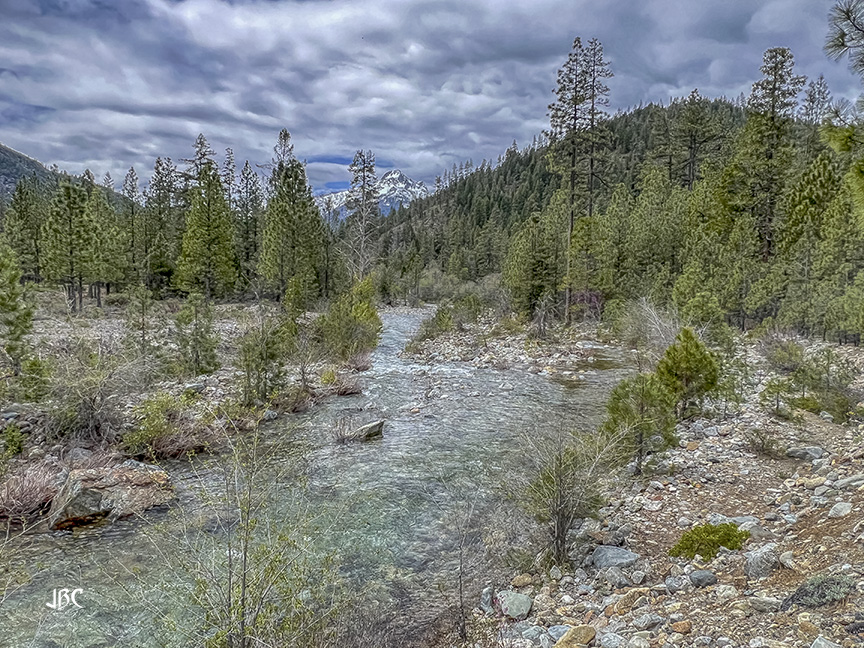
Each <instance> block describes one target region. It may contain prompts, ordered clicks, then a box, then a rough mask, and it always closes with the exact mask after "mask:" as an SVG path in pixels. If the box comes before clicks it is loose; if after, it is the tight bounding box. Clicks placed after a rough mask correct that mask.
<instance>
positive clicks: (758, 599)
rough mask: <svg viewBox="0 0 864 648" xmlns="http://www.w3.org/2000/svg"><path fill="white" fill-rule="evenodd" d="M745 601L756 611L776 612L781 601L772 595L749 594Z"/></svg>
mask: <svg viewBox="0 0 864 648" xmlns="http://www.w3.org/2000/svg"><path fill="white" fill-rule="evenodd" d="M747 602H748V603H750V607H752V608H753V609H754V610H756V611H757V612H776V611H777V610H779V609H780V605H781V604H782V603H783V601H781V600H780V599H776V598H774V597H772V596H751V597H750V598H749V599H747Z"/></svg>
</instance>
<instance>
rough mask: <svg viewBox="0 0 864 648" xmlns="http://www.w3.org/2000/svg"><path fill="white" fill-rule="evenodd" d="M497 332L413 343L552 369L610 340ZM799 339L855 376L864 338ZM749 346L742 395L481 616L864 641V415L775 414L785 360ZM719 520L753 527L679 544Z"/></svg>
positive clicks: (578, 642)
mask: <svg viewBox="0 0 864 648" xmlns="http://www.w3.org/2000/svg"><path fill="white" fill-rule="evenodd" d="M493 330H494V324H493V323H492V322H491V321H483V320H481V321H479V322H478V323H477V324H476V325H474V326H472V327H470V330H469V331H467V332H466V331H462V332H453V333H448V334H445V335H442V336H440V337H437V338H434V339H430V340H425V341H423V342H421V343H420V344H419V345H417V352H416V356H417V357H419V358H420V359H421V360H422V361H424V362H429V363H435V362H439V361H448V360H453V359H457V358H458V359H461V360H463V361H467V362H471V363H472V364H480V365H481V366H488V365H492V366H520V367H525V368H527V369H528V370H533V371H541V372H543V373H547V374H550V375H551V376H553V377H554V376H555V374H560V373H562V370H561V366H560V365H558V363H559V362H560V363H561V364H562V365H563V364H565V362H566V361H564V360H563V359H565V358H568V359H570V358H574V357H576V358H579V359H580V360H583V361H584V360H585V359H587V358H590V357H591V354H592V353H595V352H596V349H598V348H602V343H599V342H597V341H596V331H592V329H591V328H590V327H583V328H575V329H573V330H569V331H555V332H553V333H552V335H551V336H550V339H549V340H546V341H536V340H530V339H529V338H528V337H527V336H526V334H525V333H524V332H518V331H513V332H510V333H508V334H507V335H505V336H503V337H499V338H493ZM605 337H606V339H608V336H605ZM489 338H493V339H491V340H489ZM484 339H487V340H488V343H486V344H482V345H481V344H478V341H480V340H484ZM800 342H802V343H803V345H802V346H803V347H804V348H805V352H806V353H807V354H814V353H818V352H824V350H825V349H830V353H831V354H834V355H835V356H836V357H837V359H838V361H841V360H842V362H843V363H845V366H847V367H848V368H849V369H850V370H851V371H852V376H851V383H850V384H851V388H852V390H853V391H855V390H857V389H859V388H860V385H861V379H862V374H861V367H862V364H864V352H862V350H861V349H858V348H853V347H836V345H825V344H822V343H818V342H808V341H800ZM741 353H742V354H743V356H744V359H745V360H746V364H747V365H748V367H749V369H750V372H749V373H750V375H749V378H748V380H746V381H743V385H744V388H743V393H742V394H741V396H742V401H743V402H742V403H741V404H740V405H739V406H737V407H732V408H731V409H730V408H726V407H721V406H720V405H719V404H717V406H716V407H715V408H714V409H713V412H714V413H715V414H714V415H713V416H712V417H711V418H694V419H690V420H687V421H684V422H682V423H679V424H678V426H677V428H676V437H677V446H675V447H673V448H671V449H669V450H667V451H666V452H664V453H663V454H662V455H661V456H658V457H654V458H653V461H652V466H653V469H652V471H651V474H649V475H646V476H644V477H640V478H635V477H626V476H622V479H621V480H620V481H619V482H618V483H619V486H618V487H617V488H616V489H615V490H613V491H612V492H609V493H608V503H607V505H606V506H605V507H604V508H602V509H601V510H600V511H599V515H598V518H597V519H596V520H594V519H592V520H586V521H584V523H582V524H581V526H580V527H579V528H578V529H576V530H575V531H574V532H572V534H571V536H570V540H571V546H572V550H571V553H570V558H571V560H572V565H573V566H572V567H571V568H568V569H563V570H562V569H559V568H557V567H554V568H552V569H548V568H542V569H537V568H535V569H532V570H529V571H527V572H524V573H517V574H515V575H514V577H513V579H512V581H511V582H510V583H509V584H503V585H502V586H501V587H499V588H497V589H493V588H492V587H490V588H487V590H486V591H484V594H483V596H482V597H481V600H480V602H479V605H478V607H477V608H475V610H474V613H473V614H474V621H475V623H477V624H480V625H483V624H484V623H488V622H489V621H491V620H492V619H498V620H499V622H500V623H501V624H502V625H501V626H500V632H501V637H502V639H501V640H502V641H504V642H505V645H507V646H508V647H513V648H521V647H524V648H528V647H531V646H541V647H543V648H549V647H551V646H557V647H558V648H575V647H577V646H584V645H591V646H602V647H603V648H654V647H658V648H661V647H662V648H672V647H675V648H677V647H679V646H717V647H718V648H726V647H728V648H732V647H738V646H741V647H745V646H746V647H748V648H760V647H765V648H781V647H784V646H791V647H796V648H805V647H809V646H811V645H812V646H814V648H831V647H832V646H835V645H842V646H847V647H849V646H853V645H859V644H861V643H864V612H862V610H864V513H862V511H864V464H862V458H864V425H861V424H860V423H859V422H857V420H855V419H853V420H852V421H851V422H849V423H846V424H843V425H841V424H838V423H834V422H833V420H832V419H833V417H832V416H831V415H830V414H829V413H827V412H821V414H816V413H810V412H807V411H804V410H800V409H795V408H788V409H787V408H785V407H784V408H778V411H772V408H771V406H770V405H769V404H766V402H765V399H764V397H763V398H762V399H760V394H761V393H762V392H764V391H765V390H766V388H768V387H769V386H770V385H771V384H772V381H775V382H776V381H777V380H780V379H781V378H782V375H781V374H782V372H778V371H777V370H776V367H774V366H772V365H771V363H769V362H767V361H766V358H765V355H766V352H765V348H764V344H762V343H757V342H752V341H744V343H743V346H742V351H741ZM564 371H567V370H566V369H565V370H564ZM577 376H578V373H577ZM790 400H791V399H790ZM709 405H710V404H709ZM708 409H709V411H710V410H711V408H710V406H709V408H708ZM724 410H725V413H723V412H724ZM723 523H732V524H734V525H735V526H736V527H738V529H739V530H742V531H748V532H749V538H748V539H747V540H746V542H745V543H744V546H743V547H742V548H741V549H740V550H734V551H733V550H729V549H726V548H725V547H721V548H720V550H719V553H718V554H717V556H716V558H713V559H705V558H702V557H701V556H698V555H697V556H696V557H695V558H694V559H693V560H688V559H686V558H673V557H670V555H669V551H670V549H672V547H673V546H674V545H675V544H676V543H678V541H679V540H680V539H681V536H682V534H683V533H684V532H686V531H689V530H691V529H694V528H696V527H699V526H701V525H705V524H714V525H716V524H723Z"/></svg>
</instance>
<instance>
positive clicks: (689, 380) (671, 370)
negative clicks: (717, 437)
mask: <svg viewBox="0 0 864 648" xmlns="http://www.w3.org/2000/svg"><path fill="white" fill-rule="evenodd" d="M657 378H658V379H659V380H660V381H661V382H662V383H663V384H664V385H665V386H666V389H667V390H668V391H669V392H670V393H671V394H674V395H675V398H676V399H677V401H678V411H679V414H680V415H684V414H685V413H687V412H688V410H689V408H690V407H691V406H693V405H701V401H702V399H703V398H704V397H705V395H706V394H708V393H709V392H711V391H712V390H713V389H714V388H715V387H716V386H717V381H718V380H719V368H718V364H717V360H716V358H715V357H714V355H713V354H712V353H711V352H710V351H709V350H708V348H707V347H706V346H705V344H704V343H703V342H702V341H701V340H700V339H699V338H698V336H697V335H696V333H695V332H694V331H693V329H691V328H684V329H681V332H680V333H679V334H678V336H677V337H676V338H675V343H674V344H672V345H671V346H669V347H668V348H667V349H666V352H665V353H664V354H663V357H662V358H660V362H658V363H657Z"/></svg>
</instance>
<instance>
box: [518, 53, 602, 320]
mask: <svg viewBox="0 0 864 648" xmlns="http://www.w3.org/2000/svg"><path fill="white" fill-rule="evenodd" d="M584 60H585V50H584V48H583V47H582V40H581V39H580V38H576V39H575V40H574V41H573V47H572V48H571V50H570V54H569V55H568V56H567V60H566V61H565V63H564V65H563V66H562V67H561V68H560V69H559V70H558V87H557V88H556V89H555V98H556V100H555V102H554V103H552V104H550V105H549V123H550V130H549V138H550V149H549V150H550V156H551V165H552V166H553V168H555V169H557V170H558V171H559V172H560V173H561V175H562V176H563V178H564V180H565V185H564V187H562V190H563V191H566V192H567V203H568V205H569V209H568V223H567V238H566V242H565V246H564V247H565V253H566V255H567V256H566V268H565V271H564V273H565V277H567V278H568V280H569V278H570V277H571V274H572V273H571V265H572V263H573V260H572V259H571V244H572V242H573V229H574V227H575V222H576V217H577V215H578V213H579V212H580V209H579V205H578V196H579V193H580V177H581V176H583V175H584V172H583V170H582V169H581V168H580V166H581V165H580V161H581V159H580V157H581V151H582V141H581V135H582V133H583V131H584V130H585V128H586V127H587V120H588V114H587V113H588V99H589V98H588V85H587V82H588V79H587V75H586V73H585V68H584ZM529 301H533V298H531V299H529ZM571 301H572V286H571V285H570V283H569V281H568V283H567V284H566V286H565V290H564V312H565V317H567V318H569V316H570V304H571ZM529 310H533V308H531V309H529Z"/></svg>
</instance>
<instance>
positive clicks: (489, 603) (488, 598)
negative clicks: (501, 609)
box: [480, 587, 495, 614]
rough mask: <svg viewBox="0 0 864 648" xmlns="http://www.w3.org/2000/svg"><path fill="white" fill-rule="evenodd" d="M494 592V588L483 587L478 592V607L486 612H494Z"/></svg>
mask: <svg viewBox="0 0 864 648" xmlns="http://www.w3.org/2000/svg"><path fill="white" fill-rule="evenodd" d="M494 594H495V590H493V589H492V588H491V587H485V588H483V592H482V593H481V594H480V609H481V610H483V611H484V612H485V613H486V614H495V606H494V604H493V600H492V599H493V596H494Z"/></svg>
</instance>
